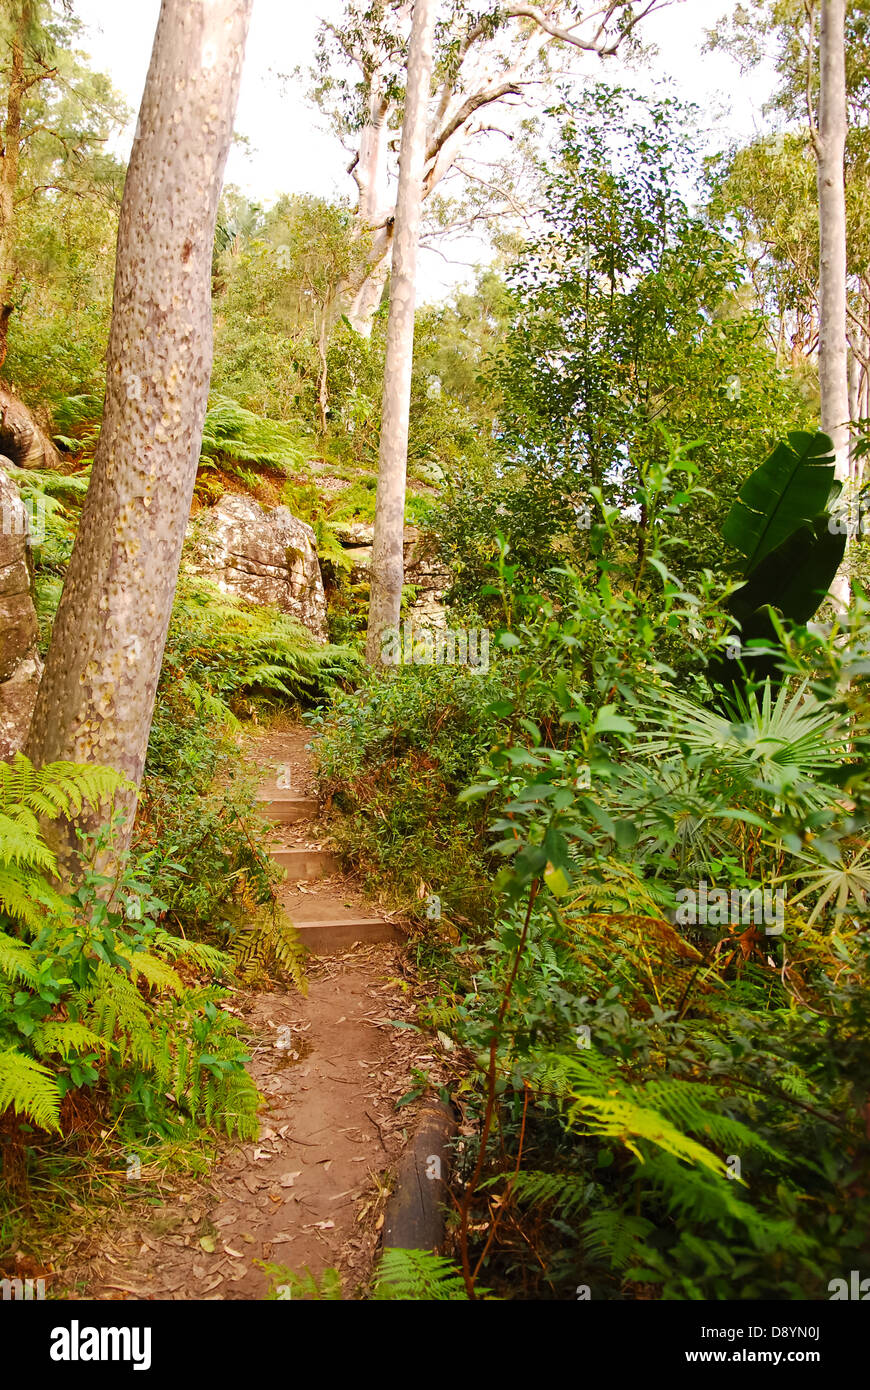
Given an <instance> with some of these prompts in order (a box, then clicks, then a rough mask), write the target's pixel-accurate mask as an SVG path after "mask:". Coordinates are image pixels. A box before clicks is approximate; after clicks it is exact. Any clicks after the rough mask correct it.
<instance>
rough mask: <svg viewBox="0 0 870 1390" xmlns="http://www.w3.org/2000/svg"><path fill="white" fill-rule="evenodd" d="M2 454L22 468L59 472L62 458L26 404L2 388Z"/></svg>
mask: <svg viewBox="0 0 870 1390" xmlns="http://www.w3.org/2000/svg"><path fill="white" fill-rule="evenodd" d="M0 453H3V454H6V455H7V456H8V457H9V458H11V460H12V462H13V463H15V464H17V465H18V467H19V468H59V467H60V464H61V459H60V454H59V453H58V452H57V449H56V448H55V447H54V445H53V444H52V442H51V440H50V439H49V438H48V435H47V434H44V433H43V431H42V430H41V429H40V427H39V425H38V424H37V423H36V421H35V420H34V418H33V416H32V415H31V413H30V411H29V410H28V409H27V406H26V405H25V404H24V402H23V401H20V400H19V399H18V397H17V396H14V395H13V394H12V392H11V391H9V390H7V389H6V387H4V386H0Z"/></svg>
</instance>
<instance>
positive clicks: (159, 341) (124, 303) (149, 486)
mask: <svg viewBox="0 0 870 1390" xmlns="http://www.w3.org/2000/svg"><path fill="white" fill-rule="evenodd" d="M250 9H251V0H162V5H161V9H160V16H159V19H158V23H157V32H156V34H155V38H154V48H153V51H152V54H151V65H150V67H149V69H148V77H147V80H146V83H145V91H144V94H143V97H142V106H141V109H140V112H139V123H138V126H137V129H136V138H135V141H134V144H133V150H132V153H131V156H130V165H129V169H128V172H127V181H126V185H125V188H124V198H123V202H122V205H121V218H120V226H119V231H118V254H117V264H116V269H115V290H114V302H113V306H112V324H111V331H110V335H109V347H108V353H107V361H106V404H105V411H104V416H103V426H102V430H101V432H100V439H99V443H98V445H97V449H96V453H95V456H94V463H93V469H92V474H91V483H90V487H89V489H88V494H87V497H86V499H85V504H84V508H83V510H82V517H81V524H80V527H79V531H78V535H77V537H76V541H75V546H74V548H73V554H72V559H71V561H70V566H69V571H68V574H67V578H66V582H65V584H64V588H63V594H62V597H61V601H60V607H59V608H58V612H57V617H56V619H55V624H54V630H53V632H52V637H51V644H50V647H49V651H48V656H47V658H46V664H45V674H44V676H43V678H42V684H41V686H40V690H39V696H38V699H37V703H36V709H35V712H34V716H33V723H32V726H31V730H30V737H29V740H28V744H27V750H26V751H27V753H28V755H29V757H30V758H32V759H33V761H34V762H35V763H37V764H42V763H46V762H50V761H52V760H54V759H72V760H74V761H77V762H89V763H102V764H108V765H109V766H111V767H114V768H116V769H118V770H119V771H120V772H122V773H124V774H126V776H127V777H128V778H129V779H130V781H131V782H132V783H133V784H135V785H138V783H139V782H140V780H141V776H142V767H143V763H144V760H145V751H146V747H147V743H148V734H149V730H150V726H151V717H152V713H153V709H154V696H155V692H156V689H157V681H158V677H159V675H160V666H161V662H162V659H163V649H164V645H165V642H166V633H167V628H168V626H169V618H170V613H171V609H172V600H173V597H174V594H175V586H176V582H177V578H178V567H179V562H180V559H181V546H182V541H183V539H184V531H185V526H186V523H187V520H188V516H189V514H190V504H191V498H192V494H193V486H194V482H195V479H196V469H197V463H198V460H199V451H200V444H201V440H202V427H203V418H204V415H205V408H206V398H207V394H208V386H209V378H210V375H211V362H212V323H211V296H210V286H211V261H212V245H213V239H214V228H215V220H216V215H217V203H218V196H219V193H220V187H221V179H222V175H223V169H224V164H225V161H226V156H227V152H228V149H229V144H230V139H231V137H232V131H233V119H234V116H235V110H236V102H237V98H238V89H239V79H240V76H241V70H242V57H243V53H244V46H245V40H246V36H247V29H248V23H249V19H250ZM134 795H135V794H134V793H131V795H130V799H129V801H128V803H127V806H126V810H127V811H128V814H127V816H126V834H127V836H129V831H130V829H131V828H132V820H133V815H132V811H133V803H134Z"/></svg>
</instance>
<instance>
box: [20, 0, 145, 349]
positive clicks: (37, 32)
mask: <svg viewBox="0 0 870 1390" xmlns="http://www.w3.org/2000/svg"><path fill="white" fill-rule="evenodd" d="M80 27H81V26H80V23H79V21H78V20H77V19H76V18H75V17H74V16H73V15H72V14H71V12H70V7H69V4H68V3H65V0H57V2H56V3H54V2H53V0H5V3H4V4H3V5H2V6H0V108H2V114H0V366H2V364H3V361H4V359H5V357H6V350H7V339H8V332H9V322H10V319H11V317H12V315H13V313H14V312H15V310H16V308H17V307H18V303H17V289H16V282H17V280H18V277H19V272H20V266H19V264H18V259H17V255H16V237H17V234H18V230H19V223H20V220H21V215H22V211H24V210H28V211H29V210H30V208H31V207H32V205H33V203H34V202H35V201H37V200H38V199H39V197H40V196H44V195H45V194H47V193H51V194H57V193H63V192H64V191H67V190H69V191H71V192H72V193H73V194H74V195H75V196H77V197H82V196H83V195H85V194H91V193H92V192H94V189H93V175H94V163H95V160H96V161H97V162H99V151H100V150H101V147H102V146H103V144H104V142H105V141H106V139H107V137H108V135H109V134H110V133H111V131H112V129H113V128H117V127H119V126H120V125H121V124H122V123H123V121H124V119H126V116H127V111H126V108H125V107H124V106H123V103H122V102H121V101H120V99H119V98H118V96H117V94H116V93H115V92H114V91H113V90H112V86H111V83H110V82H109V81H108V79H107V78H105V77H104V76H102V75H100V74H98V73H93V72H91V71H90V70H89V69H88V68H87V67H86V66H85V65H84V64H83V62H82V60H81V55H80V54H77V53H75V52H74V50H73V48H72V46H71V45H72V42H73V40H74V39H75V37H76V35H77V34H78V32H79V29H80ZM102 191H103V190H102V189H100V190H99V192H100V193H101V192H102ZM98 196H99V193H98Z"/></svg>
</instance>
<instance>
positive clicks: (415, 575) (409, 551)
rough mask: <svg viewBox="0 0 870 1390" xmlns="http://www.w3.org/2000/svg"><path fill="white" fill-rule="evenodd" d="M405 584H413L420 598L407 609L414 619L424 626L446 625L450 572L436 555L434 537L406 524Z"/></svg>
mask: <svg viewBox="0 0 870 1390" xmlns="http://www.w3.org/2000/svg"><path fill="white" fill-rule="evenodd" d="M404 556H405V583H406V584H413V585H414V586H415V588H416V590H417V597H416V599H415V600H414V602H413V604H412V605H411V608H410V610H409V612H408V618H409V620H410V621H411V622H413V623H417V624H418V625H419V626H421V627H431V628H438V627H446V626H447V610H446V608H445V607H444V594H445V591H446V590H447V588H448V587H449V584H450V575H449V573H448V572H447V570H446V569H444V567H443V566H442V565H439V564H438V562H437V560H436V559H435V557H434V553H433V543H432V538H431V537H429V536H426V535H425V534H424V533H422V532H421V531H419V530H418V529H417V528H416V527H415V526H406V527H405V537H404Z"/></svg>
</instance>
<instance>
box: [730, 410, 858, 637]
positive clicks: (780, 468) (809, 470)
mask: <svg viewBox="0 0 870 1390" xmlns="http://www.w3.org/2000/svg"><path fill="white" fill-rule="evenodd" d="M833 450H834V446H833V444H832V443H831V440H830V439H829V438H828V436H827V435H826V434H822V433H821V432H820V431H819V432H817V433H816V434H807V433H805V432H803V431H800V430H795V431H794V432H793V433H792V434H790V435H789V436H788V442H787V443H786V442H783V443H781V444H778V445H777V446H776V448H775V449H774V451H773V453H772V454H771V455H770V457H769V458H767V459H765V461H764V463H762V464H761V465H760V467H758V468H756V469H755V471H754V472H753V473H750V475H749V477H748V478H747V479H746V482H745V483H744V484H743V486H742V488H741V489H740V492H739V493H738V495H737V499H736V501H735V502H734V503H733V505H732V507H731V510H730V512H729V513H728V515H727V517H726V518H725V524H724V526H723V527H722V535H723V536H724V537H725V540H726V541H727V542H728V544H729V545H733V546H734V547H735V549H736V550H739V551H740V552H741V553H742V554H743V555H745V556H746V565H745V567H744V573H745V574H746V575H750V574H752V572H753V571H754V570H755V569H756V567H757V566H759V565H760V564H761V563H762V562H763V561H764V560H765V558H766V557H768V556H769V555H770V554H771V552H772V551H775V550H776V549H777V548H778V547H779V546H780V545H782V544H783V542H785V541H786V540H787V539H788V538H789V537H790V536H791V535H792V533H793V532H794V531H796V530H797V529H798V527H800V526H812V525H813V522H814V520H815V518H816V517H818V516H819V514H820V513H821V512H824V510H825V508H826V507H827V505H828V501H829V499H830V498H831V495H832V493H833V492H834V491H835V483H834V451H833ZM801 549H802V548H801ZM841 555H842V552H841ZM775 568H776V567H774V569H775ZM768 573H770V571H768ZM825 587H826V588H827V585H826V586H825ZM765 601H766V602H768V603H773V604H775V606H776V607H777V608H779V607H780V604H779V602H778V601H777V599H776V598H774V597H772V596H770V597H768V598H767V599H766V600H765ZM807 616H809V614H808V615H807ZM797 621H799V622H802V621H805V619H798V620H797Z"/></svg>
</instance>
